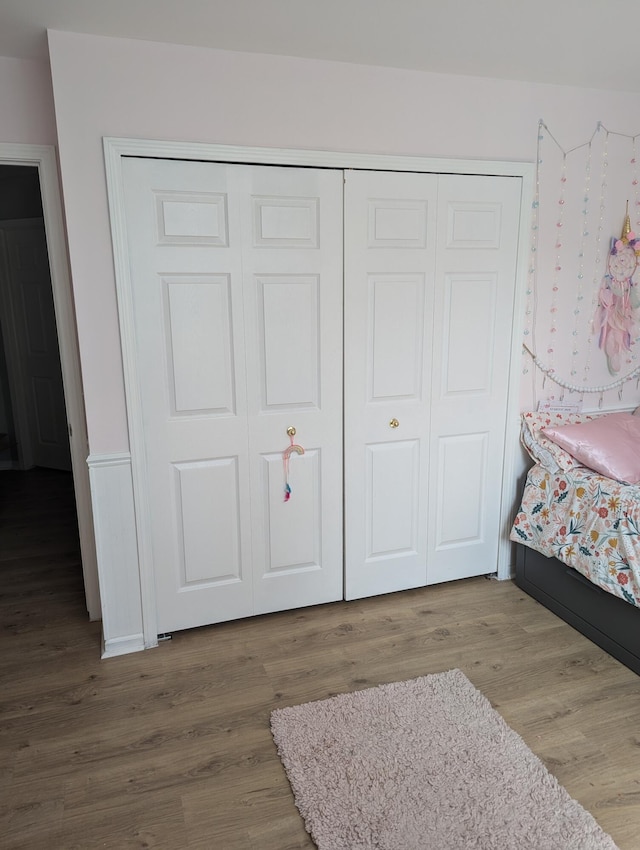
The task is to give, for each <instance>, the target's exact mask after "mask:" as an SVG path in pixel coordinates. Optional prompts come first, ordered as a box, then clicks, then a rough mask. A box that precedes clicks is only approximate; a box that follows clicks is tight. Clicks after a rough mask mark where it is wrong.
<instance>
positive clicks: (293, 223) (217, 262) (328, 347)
mask: <svg viewBox="0 0 640 850" xmlns="http://www.w3.org/2000/svg"><path fill="white" fill-rule="evenodd" d="M341 182H342V180H341V174H339V173H336V172H317V171H316V172H308V171H307V170H302V169H285V168H268V169H262V168H259V167H250V166H239V165H224V164H214V163H197V162H178V161H162V160H143V159H131V160H125V162H124V184H125V208H126V215H127V230H128V236H129V256H130V267H131V276H130V277H131V294H132V302H133V304H132V306H133V313H134V317H135V338H136V360H137V371H138V378H139V393H140V403H141V408H142V415H143V420H144V431H145V442H146V445H145V450H146V458H145V467H146V475H145V477H146V482H147V487H148V500H149V506H150V512H151V518H150V519H151V528H152V556H153V569H154V574H155V577H156V602H157V614H158V630H159V631H171V630H174V629H181V628H189V627H192V626H198V625H202V624H205V623H214V622H219V621H223V620H228V619H233V618H237V617H242V616H247V615H250V614H253V613H258V612H264V611H267V610H277V609H283V608H287V607H291V606H293V605H298V604H300V605H304V604H312V603H314V602H325V601H329V600H330V599H336V598H339V597H340V595H341V585H342V578H341V572H342V562H341V558H338V559H337V560H336V558H335V552H336V551H339V552H340V551H341V526H340V524H339V523H334V522H333V521H331V520H333V517H334V514H335V511H336V508H335V506H334V505H333V504H332V505H331V510H330V511H329V514H328V516H327V517H326V518H325V517H324V516H323V515H322V510H323V507H326V498H325V493H331V492H334V493H338V494H339V490H340V486H341V478H340V468H341V445H340V441H341V421H340V420H341V413H340V412H341V406H340V402H338V404H337V406H336V405H335V398H336V396H337V397H338V398H339V397H340V395H341V371H340V369H341V366H340V362H339V361H338V362H336V359H335V349H338V350H339V347H340V331H339V330H338V331H337V334H338V335H337V339H336V327H337V328H340V327H341V314H340V309H339V308H340V297H341V287H342V281H341V270H340V266H339V262H338V263H337V264H336V261H335V259H333V258H334V257H335V256H336V255H337V256H338V257H340V255H341V251H342V241H341V199H342V186H341ZM336 222H337V223H336ZM325 223H326V224H325ZM325 253H326V254H327V256H328V257H331V258H332V259H331V260H329V261H328V262H324V260H323V259H322V257H323V255H324V254H325ZM336 271H337V274H336ZM314 299H315V300H314ZM336 304H337V306H338V313H337V315H334V313H332V309H334V308H335V307H336ZM283 317H284V321H283ZM312 334H315V346H314V343H313V341H312V340H313V336H312ZM310 340H311V341H310ZM292 341H293V344H292ZM321 343H322V344H321ZM298 346H301V350H298ZM334 385H335V387H334ZM323 392H325V393H326V395H325V396H323V395H322V393H323ZM331 405H334V408H333V410H332V411H330V410H329V407H330V406H331ZM293 413H295V414H296V422H294V421H293V420H291V415H292V414H293ZM321 420H322V421H321ZM290 424H293V425H294V427H296V426H297V427H298V428H299V431H300V438H301V439H304V440H306V445H305V448H307V447H308V448H309V452H308V454H305V455H304V456H302V457H301V458H300V459H301V460H303V461H304V463H303V464H298V463H297V457H294V458H293V459H292V461H291V474H290V477H291V478H292V479H295V484H294V485H292V486H293V487H294V492H293V495H292V498H291V500H290V501H288V502H287V503H284V497H283V492H284V473H283V463H282V451H283V449H285V448H286V447H287V446H288V445H289V437H288V436H287V433H286V429H287V427H288V426H289V425H290ZM323 499H325V501H323ZM338 501H339V500H338ZM283 508H292V510H291V511H290V512H289V513H288V514H287V513H286V512H284V513H283ZM337 510H338V511H341V504H340V503H339V504H338V506H337ZM309 539H310V540H311V541H312V543H313V549H312V550H311V549H310V543H309ZM265 575H266V576H268V579H269V581H267V579H266V578H264V577H265ZM264 584H267V585H268V587H269V590H268V591H265V590H264V589H263V585H264Z"/></svg>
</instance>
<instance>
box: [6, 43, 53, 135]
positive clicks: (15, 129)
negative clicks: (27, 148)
mask: <svg viewBox="0 0 640 850" xmlns="http://www.w3.org/2000/svg"><path fill="white" fill-rule="evenodd" d="M0 142H8V143H14V144H15V143H20V144H29V145H55V143H56V125H55V118H54V112H53V92H52V89H51V74H50V71H49V66H48V65H47V63H46V62H44V61H43V62H36V61H32V60H26V59H12V58H9V57H6V56H0Z"/></svg>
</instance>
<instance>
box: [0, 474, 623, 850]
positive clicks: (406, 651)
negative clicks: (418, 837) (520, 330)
mask: <svg viewBox="0 0 640 850" xmlns="http://www.w3.org/2000/svg"><path fill="white" fill-rule="evenodd" d="M0 494H1V495H0V579H1V583H0V622H1V630H0V635H1V637H0V640H1V647H0V648H1V653H0V672H1V680H0V847H1V848H3V850H18V848H20V850H45V848H46V850H93V848H113V850H128V848H162V850H194V848H198V850H258V848H259V850H303V848H312V847H313V846H314V845H313V844H312V842H311V841H310V839H309V837H308V836H307V834H306V832H305V830H304V827H303V826H302V823H301V820H300V818H299V815H298V813H297V810H296V809H295V807H294V804H293V799H292V796H291V792H290V790H289V785H288V783H287V780H286V778H285V775H284V772H283V769H282V767H281V765H280V762H279V761H278V759H277V756H276V753H275V748H274V745H273V741H272V739H271V735H270V732H269V714H270V711H271V710H272V709H273V708H275V707H280V706H285V705H293V704H296V703H300V702H305V701H308V700H312V699H319V698H323V697H327V696H329V695H331V694H335V693H338V692H342V691H351V690H356V689H359V688H363V687H367V686H370V685H376V684H378V683H381V682H389V681H395V680H401V679H406V678H411V677H414V676H420V675H424V674H426V673H430V672H437V671H441V670H446V669H450V668H452V667H458V668H460V669H461V670H463V671H464V673H465V674H466V675H467V676H468V677H469V678H470V679H471V681H472V682H473V683H474V684H475V685H476V687H478V688H479V689H480V690H481V691H482V692H483V693H484V694H485V695H486V696H487V697H488V698H489V699H490V700H491V702H492V703H493V705H494V706H495V707H496V708H497V709H498V710H499V711H500V713H501V714H502V716H503V717H504V718H505V720H506V721H507V722H508V723H509V724H510V725H511V727H512V728H513V729H515V730H516V731H517V732H518V733H519V734H520V735H522V737H523V738H524V739H525V741H526V742H527V743H528V745H529V746H530V747H531V749H532V750H533V751H534V752H535V753H537V755H538V756H539V757H540V758H541V759H542V760H543V761H544V762H545V764H546V765H547V767H548V768H549V769H550V770H551V771H552V772H553V773H554V774H555V775H556V776H557V777H558V779H559V780H560V782H562V784H563V785H564V786H565V787H566V788H567V789H568V791H569V793H571V794H572V795H573V796H574V797H575V798H576V799H577V800H579V801H580V802H581V803H582V805H583V806H585V808H587V809H589V811H591V812H592V813H593V814H594V815H595V817H596V818H597V819H598V821H599V822H600V823H601V825H602V826H603V828H604V829H605V830H607V831H608V832H610V833H611V835H612V836H613V837H614V839H615V840H616V842H617V844H618V845H619V847H620V848H621V850H636V848H637V847H638V835H639V834H640V677H638V676H636V675H635V674H634V673H631V672H630V671H629V670H627V669H626V668H625V667H623V666H622V665H621V664H619V663H618V662H617V661H614V660H613V659H612V658H610V657H609V656H608V655H606V653H604V652H603V651H602V650H600V649H598V648H597V647H596V646H594V645H593V644H591V643H590V642H589V641H588V640H587V639H586V638H584V637H582V636H581V635H580V634H578V633H577V632H575V631H574V630H573V629H571V628H570V627H569V626H567V625H565V624H564V623H562V622H561V621H560V620H558V619H557V618H556V617H555V616H554V615H553V614H551V613H550V612H548V611H546V610H545V609H544V608H543V607H541V606H540V605H539V604H538V603H537V602H535V601H533V600H532V599H530V598H529V597H527V596H526V595H525V594H524V593H523V592H521V591H520V590H518V589H517V588H516V587H515V586H514V585H513V584H512V583H511V582H495V581H492V580H487V579H483V578H480V579H473V580H469V581H464V582H458V583H452V584H447V585H439V586H435V587H431V588H427V589H424V590H416V591H409V592H405V593H399V594H393V595H389V596H385V597H377V598H373V599H366V600H360V601H357V602H349V603H336V604H333V605H325V606H319V607H316V608H307V609H303V610H298V611H290V612H285V613H281V614H273V615H269V616H263V617H257V618H254V619H250V620H242V621H238V622H234V623H226V624H223V625H219V626H212V627H209V628H202V629H196V630H193V631H190V632H182V633H178V634H175V635H174V637H173V640H171V641H169V642H167V643H163V644H161V645H160V647H159V648H158V649H154V650H150V651H148V652H144V653H138V654H135V655H128V656H122V657H120V658H112V659H109V660H105V661H101V660H100V658H99V652H100V629H99V624H92V623H89V621H88V620H87V617H86V612H85V608H84V597H83V589H82V577H81V571H80V565H79V554H78V545H77V538H76V536H75V534H76V533H75V525H74V523H75V517H74V509H73V498H72V494H71V491H70V483H69V476H67V475H65V474H64V473H56V472H50V471H46V470H35V471H33V472H30V473H20V474H18V473H8V472H3V473H0ZM434 850H435V849H434ZM460 850H463V848H460ZM558 850H565V848H562V847H560V846H558Z"/></svg>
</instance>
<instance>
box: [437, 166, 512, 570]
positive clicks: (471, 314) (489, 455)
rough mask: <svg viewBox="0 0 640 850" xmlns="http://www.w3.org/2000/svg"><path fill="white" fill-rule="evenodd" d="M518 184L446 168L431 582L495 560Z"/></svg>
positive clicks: (441, 205)
mask: <svg viewBox="0 0 640 850" xmlns="http://www.w3.org/2000/svg"><path fill="white" fill-rule="evenodd" d="M520 193H521V180H520V179H519V178H512V177H469V176H467V177H462V176H459V175H450V176H442V177H441V178H440V185H439V204H438V208H439V215H438V223H439V224H440V225H441V231H442V238H440V239H439V240H438V249H437V261H436V277H437V280H438V282H439V285H438V287H437V292H436V299H435V313H436V317H437V318H436V323H435V332H434V360H435V363H436V367H435V369H434V373H433V378H434V380H433V411H432V419H431V481H430V492H431V497H430V501H431V503H432V504H433V505H434V506H435V510H433V511H431V512H430V514H429V569H428V582H429V583H434V582H440V581H448V580H450V579H457V578H463V577H467V576H472V575H481V574H487V573H492V572H495V570H496V568H497V557H498V543H499V536H500V508H501V505H500V500H501V492H502V469H503V463H504V438H505V428H506V414H507V402H508V383H509V372H510V355H511V328H512V321H513V304H514V293H515V279H516V262H517V243H518V221H519V208H520Z"/></svg>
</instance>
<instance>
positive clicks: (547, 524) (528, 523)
mask: <svg viewBox="0 0 640 850" xmlns="http://www.w3.org/2000/svg"><path fill="white" fill-rule="evenodd" d="M510 537H511V540H513V541H515V542H516V543H522V544H523V545H525V546H528V547H530V548H531V549H535V550H536V551H538V552H540V553H542V554H543V555H546V556H547V557H553V558H557V559H558V560H559V561H562V562H563V563H565V564H567V565H568V566H570V567H573V568H574V569H575V570H577V571H578V572H579V573H581V574H582V575H583V576H585V578H587V579H589V581H591V582H593V584H595V585H597V586H598V587H601V588H602V589H603V590H606V591H607V592H609V593H612V594H613V595H614V596H618V597H619V598H621V599H624V600H625V601H626V602H629V603H631V604H632V605H636V606H638V607H640V486H639V485H629V484H621V483H619V482H618V481H614V480H612V479H611V478H605V477H604V476H603V475H600V474H599V473H597V472H593V471H592V470H590V469H587V468H585V467H576V468H574V469H571V470H569V471H567V472H562V471H559V472H553V473H552V472H549V471H548V470H547V469H544V468H543V467H542V466H540V465H539V464H536V465H535V466H533V467H532V468H531V469H530V470H529V473H528V475H527V482H526V485H525V488H524V492H523V496H522V504H521V506H520V509H519V511H518V513H517V516H516V518H515V520H514V524H513V527H512V530H511V535H510Z"/></svg>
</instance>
